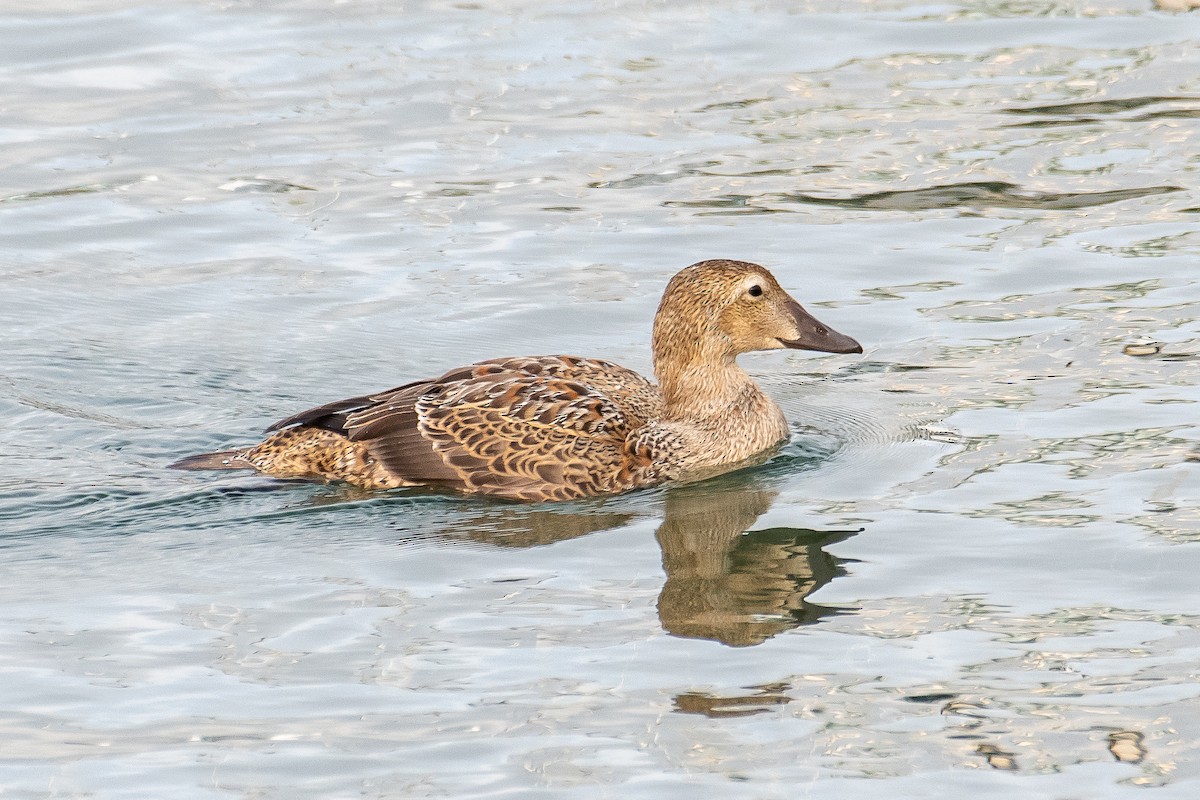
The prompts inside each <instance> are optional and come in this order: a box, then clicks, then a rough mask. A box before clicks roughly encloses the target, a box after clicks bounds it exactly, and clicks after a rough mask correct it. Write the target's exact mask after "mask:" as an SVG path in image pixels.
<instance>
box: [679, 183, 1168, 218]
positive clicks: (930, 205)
mask: <svg viewBox="0 0 1200 800" xmlns="http://www.w3.org/2000/svg"><path fill="white" fill-rule="evenodd" d="M1181 191H1183V188H1182V187H1180V186H1146V187H1140V188H1134V189H1111V190H1108V191H1104V192H1032V191H1027V190H1024V189H1022V188H1021V187H1019V186H1017V185H1016V184H1013V183H1005V182H1003V181H981V182H976V183H953V184H946V185H942V186H929V187H926V188H923V189H896V190H889V191H884V192H868V193H866V194H859V195H851V196H849V197H821V196H818V195H814V194H807V193H805V192H792V193H775V194H763V195H745V194H726V195H719V196H717V197H714V198H711V199H707V200H688V201H667V202H664V203H663V206H665V207H668V208H697V209H704V208H710V209H723V210H725V211H724V212H721V213H739V214H751V213H753V214H770V213H779V212H782V211H785V210H786V209H781V208H777V207H771V206H772V204H779V203H800V204H805V205H816V206H832V207H834V208H848V209H862V210H868V211H929V210H935V209H951V208H964V209H975V208H1029V209H1043V210H1047V211H1066V210H1073V209H1079V208H1090V207H1092V206H1102V205H1107V204H1109V203H1119V202H1121V201H1123V200H1133V199H1136V198H1139V197H1150V196H1153V195H1159V194H1168V193H1170V192H1181ZM711 213H718V212H711Z"/></svg>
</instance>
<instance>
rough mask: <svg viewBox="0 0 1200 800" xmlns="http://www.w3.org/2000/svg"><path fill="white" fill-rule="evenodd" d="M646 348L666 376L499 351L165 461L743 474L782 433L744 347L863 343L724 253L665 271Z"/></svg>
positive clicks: (350, 471)
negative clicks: (244, 439)
mask: <svg viewBox="0 0 1200 800" xmlns="http://www.w3.org/2000/svg"><path fill="white" fill-rule="evenodd" d="M651 348H652V352H653V368H654V375H655V377H656V379H657V383H655V382H653V381H650V380H648V379H647V378H644V377H643V376H641V375H640V374H638V373H637V372H635V371H633V370H630V369H627V368H625V367H622V366H620V365H618V364H615V363H613V362H611V361H606V360H603V359H597V358H583V357H579V356H572V355H548V356H518V357H509V358H495V359H490V360H486V361H479V362H476V363H474V364H469V365H467V366H464V367H459V368H457V369H452V370H450V371H448V372H446V373H445V374H443V375H441V376H439V377H436V378H430V379H426V380H418V381H413V382H411V383H406V384H403V385H401V386H397V387H395V388H393V389H388V390H386V391H382V392H376V393H374V394H366V395H361V396H358V397H351V398H347V399H345V400H337V401H334V402H331V403H326V404H324V405H320V406H316V407H315V408H310V409H308V410H306V411H301V412H300V413H298V414H293V415H292V416H290V417H287V418H286V419H282V420H280V421H278V422H276V423H275V424H273V425H271V426H270V427H269V428H267V430H266V433H267V434H269V435H268V436H267V438H265V439H264V440H263V441H262V442H260V443H259V444H256V445H254V446H251V447H245V448H240V449H233V450H223V451H219V452H213V453H201V454H199V455H192V456H188V457H186V458H183V459H181V460H179V461H177V462H175V463H174V464H171V465H170V466H171V467H172V468H174V469H183V470H242V469H246V470H256V471H257V472H259V473H261V474H263V475H267V476H270V477H274V478H283V479H303V480H310V481H324V482H344V483H347V484H350V485H353V486H356V487H359V488H361V489H367V490H382V489H396V488H400V487H422V488H424V489H427V490H433V491H442V492H452V493H461V494H466V495H484V496H490V497H496V498H504V499H508V500H516V501H526V502H550V501H562V500H574V499H579V498H584V497H595V496H602V495H614V494H620V493H624V492H629V491H632V490H636V489H643V488H648V487H652V486H658V485H661V484H667V483H677V482H680V483H682V482H690V481H692V480H698V479H700V478H706V477H710V476H713V475H716V474H720V473H722V472H726V471H732V470H734V469H739V468H741V467H743V466H745V465H747V464H748V463H751V462H753V461H754V459H756V458H762V456H763V454H769V453H770V452H772V451H773V450H774V449H775V448H777V447H778V446H779V445H780V444H781V443H782V442H783V441H784V440H786V439H787V437H788V430H789V429H788V423H787V420H786V418H785V417H784V414H783V411H782V409H780V407H779V405H778V404H777V403H776V402H775V401H774V400H772V399H771V398H770V397H769V396H768V395H767V394H766V393H765V392H764V391H763V390H762V389H761V388H760V387H759V385H758V384H757V383H756V382H755V381H754V379H753V378H752V377H751V376H750V375H749V374H748V373H747V372H746V371H745V370H744V369H742V367H741V366H739V365H738V363H737V357H738V356H739V355H741V354H743V353H749V352H754V351H759V350H779V349H793V350H811V351H818V352H826V353H841V354H849V353H861V352H863V350H862V346H861V345H860V344H859V343H858V342H857V341H855V340H854V339H852V338H850V337H849V336H846V335H845V334H842V333H838V332H837V331H835V330H833V329H832V328H830V327H829V326H828V325H825V324H823V323H821V322H820V321H818V320H817V319H816V318H815V317H814V316H813V315H812V314H810V313H809V312H808V311H807V310H805V308H804V307H803V306H801V305H800V303H799V302H797V301H796V300H795V299H794V298H793V297H792V296H791V295H790V294H788V292H787V291H786V290H784V289H783V288H782V287H781V286H780V284H779V282H778V281H777V280H776V279H775V277H774V276H773V275H772V274H771V273H770V272H769V271H768V270H767V269H766V268H765V267H763V266H760V265H758V264H754V263H751V262H748V261H735V260H728V259H713V260H707V261H700V262H698V263H695V264H692V265H691V266H689V267H685V268H684V269H682V270H680V271H679V272H677V273H676V274H675V275H674V276H673V277H672V278H671V279H670V281H669V282H668V283H667V286H666V289H665V291H664V292H663V295H662V300H661V302H660V303H659V306H658V311H657V312H656V314H655V316H654V325H653V332H652V337H651Z"/></svg>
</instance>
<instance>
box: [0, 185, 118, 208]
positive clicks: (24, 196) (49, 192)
mask: <svg viewBox="0 0 1200 800" xmlns="http://www.w3.org/2000/svg"><path fill="white" fill-rule="evenodd" d="M133 183H136V181H121V182H115V183H82V184H78V185H76V186H64V187H62V188H59V189H44V190H40V191H34V192H22V193H20V194H10V195H8V196H6V197H0V204H3V203H23V202H27V201H31V200H48V199H52V198H57V197H72V196H74V195H77V194H98V193H100V192H107V191H112V190H113V189H123V188H125V187H126V186H131V185H132V184H133Z"/></svg>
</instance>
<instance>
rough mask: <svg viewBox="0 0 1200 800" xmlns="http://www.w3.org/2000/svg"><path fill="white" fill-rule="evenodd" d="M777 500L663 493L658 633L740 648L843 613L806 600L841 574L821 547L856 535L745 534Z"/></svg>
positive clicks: (693, 491) (760, 492)
mask: <svg viewBox="0 0 1200 800" xmlns="http://www.w3.org/2000/svg"><path fill="white" fill-rule="evenodd" d="M777 494H778V492H775V491H773V490H770V489H761V488H759V489H754V488H750V487H745V486H743V487H741V488H740V489H738V490H735V491H728V492H724V491H721V492H713V491H705V490H704V489H703V486H685V487H680V488H678V489H676V490H674V491H672V492H669V493H668V494H667V498H666V503H665V512H666V513H665V516H664V519H663V523H662V525H660V526H659V528H658V533H657V534H656V535H657V538H658V543H659V545H660V546H661V547H662V553H663V568H664V569H665V570H666V573H667V582H666V584H665V585H664V586H663V588H662V592H661V593H660V594H659V597H658V616H659V619H660V620H661V621H662V626H663V629H664V630H666V631H667V632H668V633H671V634H674V635H675V636H684V637H688V638H693V639H711V640H713V641H716V642H721V643H723V644H727V645H731V646H734V647H743V646H747V645H755V644H761V643H762V642H765V641H766V640H767V639H770V638H771V637H772V636H774V635H776V634H778V633H782V632H783V631H786V630H791V629H792V628H796V627H799V626H801V625H811V624H812V623H814V622H816V621H818V620H819V619H821V618H822V617H826V616H829V615H831V614H837V613H844V612H846V611H848V610H850V609H843V608H836V607H832V606H823V605H817V604H815V603H810V602H809V601H808V599H807V598H808V596H809V595H810V594H812V593H813V592H815V591H816V590H817V589H820V588H821V587H822V586H824V585H825V584H827V583H829V582H830V581H831V580H833V579H834V578H836V577H838V576H839V575H844V574H846V571H845V568H844V567H843V564H845V563H846V559H839V558H837V557H835V556H833V555H830V554H829V553H826V552H825V550H824V548H825V547H827V546H828V545H831V544H835V543H837V542H841V541H844V540H845V539H848V538H849V537H851V536H853V535H854V534H856V533H858V531H817V530H811V529H808V528H767V529H765V530H758V531H751V530H750V526H751V525H753V524H754V523H755V522H756V521H757V520H758V518H759V517H760V516H762V515H763V514H764V513H765V512H766V511H767V509H768V508H770V507H771V503H772V501H774V499H775V497H776V495H777Z"/></svg>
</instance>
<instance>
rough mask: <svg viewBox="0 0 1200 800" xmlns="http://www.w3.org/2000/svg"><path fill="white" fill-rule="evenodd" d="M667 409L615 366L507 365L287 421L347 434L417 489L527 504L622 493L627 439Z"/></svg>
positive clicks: (535, 360) (560, 360)
mask: <svg viewBox="0 0 1200 800" xmlns="http://www.w3.org/2000/svg"><path fill="white" fill-rule="evenodd" d="M660 405H661V400H660V399H659V398H658V394H657V389H656V388H655V387H654V386H653V385H652V384H650V383H649V382H648V381H646V380H645V379H644V378H642V377H641V376H639V375H637V374H636V373H634V372H632V371H630V370H626V369H624V368H623V367H619V366H617V365H615V364H610V363H609V362H604V361H598V360H593V359H580V358H575V357H571V356H541V357H528V358H518V359H497V360H494V361H485V362H480V363H478V364H472V365H471V366H469V367H464V368H462V369H458V370H453V371H451V372H448V373H446V374H445V375H443V376H441V377H439V378H436V379H434V380H430V381H421V382H417V383H411V384H406V385H405V386H400V387H397V388H396V389H393V390H390V391H388V392H383V393H380V394H376V395H370V396H365V397H360V398H350V399H348V400H345V401H339V402H336V403H330V404H327V405H325V406H320V407H318V408H315V409H311V410H310V411H308V412H303V413H301V414H298V415H296V416H295V417H292V418H289V420H284V421H283V422H285V423H287V422H290V424H297V425H309V426H316V427H326V428H328V429H337V430H338V432H340V433H343V434H344V435H346V436H347V437H348V438H350V439H351V440H352V441H356V442H362V443H364V444H366V445H367V447H368V449H369V451H370V454H371V456H372V457H373V458H375V459H376V460H377V461H378V462H379V463H380V464H381V465H383V466H384V468H386V469H387V471H388V472H390V473H392V474H393V475H394V476H395V477H397V478H400V479H402V480H403V481H404V482H408V483H419V484H427V485H433V486H439V487H442V488H449V489H456V490H459V491H466V492H473V493H484V494H491V495H499V496H503V497H509V498H513V499H520V500H561V499H569V498H573V497H583V496H588V495H593V494H601V493H607V492H612V491H619V490H621V489H622V488H628V487H624V486H622V485H620V477H619V476H620V475H621V474H624V473H625V472H627V470H626V469H624V468H625V467H627V465H626V464H625V461H626V460H627V459H628V453H627V450H626V439H627V437H628V434H629V433H630V432H631V431H632V430H635V429H637V428H639V427H641V426H642V425H643V424H644V423H645V421H646V419H647V416H648V415H649V414H653V413H654V412H655V411H656V410H657V408H658V407H659V406H660Z"/></svg>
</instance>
